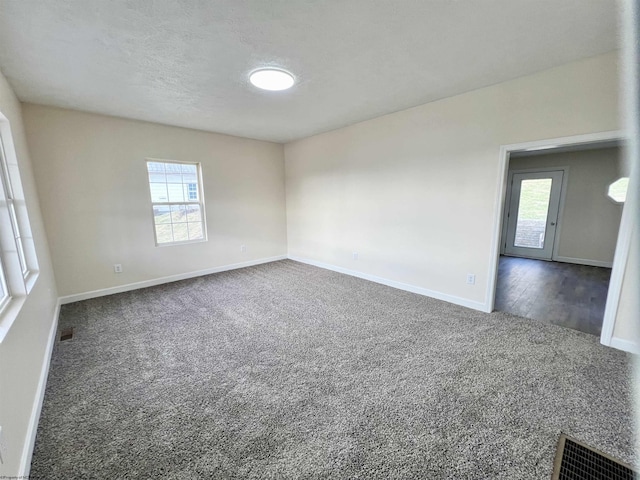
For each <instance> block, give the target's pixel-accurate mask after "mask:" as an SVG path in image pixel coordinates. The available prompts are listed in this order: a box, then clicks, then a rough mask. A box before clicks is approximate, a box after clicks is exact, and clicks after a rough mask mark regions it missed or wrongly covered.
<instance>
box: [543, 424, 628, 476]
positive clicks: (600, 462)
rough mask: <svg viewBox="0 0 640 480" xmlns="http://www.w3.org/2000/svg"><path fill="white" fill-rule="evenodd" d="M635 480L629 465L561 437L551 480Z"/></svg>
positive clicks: (570, 439)
mask: <svg viewBox="0 0 640 480" xmlns="http://www.w3.org/2000/svg"><path fill="white" fill-rule="evenodd" d="M635 478H637V477H635V473H634V471H633V470H632V469H631V467H630V466H629V465H626V464H624V463H621V462H619V461H617V460H615V459H613V458H611V457H610V456H609V455H607V454H606V453H603V452H600V451H598V450H594V449H593V448H590V447H587V446H586V445H584V444H583V443H580V442H578V441H577V440H574V439H572V438H570V437H567V436H566V435H564V434H562V435H560V440H559V441H558V451H557V453H556V460H555V463H554V466H553V475H552V477H551V480H634V479H635ZM638 478H640V477H638Z"/></svg>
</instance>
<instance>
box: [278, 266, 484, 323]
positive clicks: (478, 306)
mask: <svg viewBox="0 0 640 480" xmlns="http://www.w3.org/2000/svg"><path fill="white" fill-rule="evenodd" d="M289 259H290V260H294V261H296V262H301V263H306V264H308V265H313V266H314V267H320V268H324V269H326V270H332V271H334V272H338V273H344V274H345V275H351V276H352V277H358V278H362V279H364V280H369V281H371V282H375V283H381V284H382V285H387V286H389V287H393V288H398V289H400V290H406V291H407V292H411V293H417V294H418V295H424V296H425V297H431V298H435V299H437V300H443V301H445V302H449V303H454V304H456V305H461V306H463V307H467V308H472V309H474V310H480V311H481V312H489V308H488V306H487V305H486V304H484V303H482V302H476V301H474V300H469V299H467V298H462V297H456V296H454V295H449V294H446V293H442V292H437V291H435V290H429V289H427V288H422V287H417V286H415V285H410V284H408V283H402V282H397V281H395V280H389V279H386V278H382V277H378V276H376V275H370V274H368V273H362V272H358V271H356V270H349V269H347V268H342V267H338V266H335V265H330V264H328V263H322V262H317V261H315V260H309V259H307V258H301V257H296V256H294V255H289Z"/></svg>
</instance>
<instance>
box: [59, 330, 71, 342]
mask: <svg viewBox="0 0 640 480" xmlns="http://www.w3.org/2000/svg"><path fill="white" fill-rule="evenodd" d="M72 338H73V328H67V329H65V330H62V332H61V333H60V341H61V342H62V341H64V340H71V339H72Z"/></svg>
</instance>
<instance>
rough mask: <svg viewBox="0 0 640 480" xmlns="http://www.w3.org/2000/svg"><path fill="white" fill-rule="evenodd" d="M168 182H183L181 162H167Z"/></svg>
mask: <svg viewBox="0 0 640 480" xmlns="http://www.w3.org/2000/svg"><path fill="white" fill-rule="evenodd" d="M164 167H165V170H166V171H167V182H168V183H182V168H181V166H180V164H179V163H166V164H165V166H164Z"/></svg>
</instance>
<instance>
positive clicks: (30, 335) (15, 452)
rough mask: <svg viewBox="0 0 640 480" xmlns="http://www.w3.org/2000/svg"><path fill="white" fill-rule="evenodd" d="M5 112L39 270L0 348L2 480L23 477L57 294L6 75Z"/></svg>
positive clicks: (1, 105)
mask: <svg viewBox="0 0 640 480" xmlns="http://www.w3.org/2000/svg"><path fill="white" fill-rule="evenodd" d="M0 112H2V114H3V115H4V116H5V117H7V118H8V119H9V122H10V124H11V131H12V134H13V140H14V144H15V148H16V155H17V157H18V165H19V169H20V176H21V177H22V185H23V187H24V194H25V200H26V204H27V211H28V215H29V219H30V221H31V230H32V233H33V238H34V243H35V247H36V254H37V256H38V262H39V266H40V275H39V277H38V280H37V282H36V284H35V286H34V287H33V289H32V290H31V293H30V294H29V296H28V297H27V299H26V301H25V303H24V305H23V307H22V310H21V311H20V314H19V316H18V318H17V319H16V320H15V322H14V323H13V325H12V326H11V329H10V330H9V333H8V334H7V336H6V337H5V338H4V340H3V341H2V343H1V344H0V425H1V426H2V437H3V438H2V445H3V451H2V455H3V460H4V464H0V476H12V475H13V476H15V475H18V474H20V473H22V472H21V471H20V459H21V457H22V455H23V447H25V446H26V445H25V444H26V443H27V435H28V433H29V420H30V417H31V413H32V410H33V406H34V403H35V402H37V400H38V399H37V398H36V397H37V389H38V382H39V379H40V373H41V370H42V365H43V362H44V361H45V352H46V349H47V343H48V339H49V332H50V330H51V325H52V322H53V318H54V313H55V309H56V301H57V297H58V295H57V292H56V286H55V282H54V277H53V270H52V267H51V261H50V259H49V250H48V248H47V241H46V238H45V233H44V227H43V225H42V217H41V214H40V208H39V204H38V195H37V193H36V188H35V184H34V180H33V172H32V170H31V162H30V160H29V152H28V150H27V143H26V140H25V134H24V127H23V123H22V109H21V106H20V102H19V101H18V99H17V98H16V96H15V95H14V93H13V91H12V89H11V87H10V86H9V84H8V83H7V81H6V79H5V77H4V76H3V75H2V74H1V73H0Z"/></svg>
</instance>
